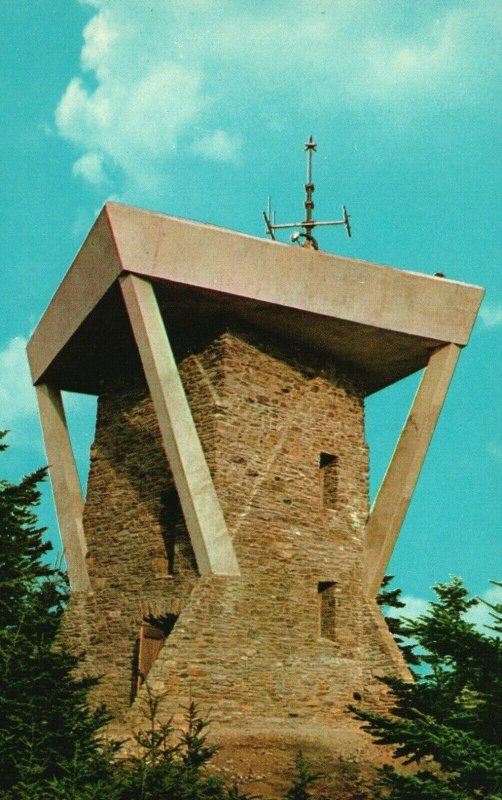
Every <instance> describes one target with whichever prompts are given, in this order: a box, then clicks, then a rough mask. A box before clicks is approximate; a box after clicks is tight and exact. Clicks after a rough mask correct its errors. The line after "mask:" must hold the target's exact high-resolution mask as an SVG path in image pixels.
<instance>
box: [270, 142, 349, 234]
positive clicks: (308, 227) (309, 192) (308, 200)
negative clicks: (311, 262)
mask: <svg viewBox="0 0 502 800" xmlns="http://www.w3.org/2000/svg"><path fill="white" fill-rule="evenodd" d="M305 150H306V151H307V183H306V184H305V203H304V206H305V219H304V220H303V222H285V223H281V224H279V225H277V224H276V222H275V214H274V215H272V207H271V201H270V198H269V203H268V211H264V212H263V219H264V220H265V225H266V226H267V228H266V231H265V232H266V233H267V234H268V236H270V238H271V239H273V240H274V241H275V231H277V230H282V229H285V228H303V229H304V230H303V231H295V232H294V233H293V234H292V235H291V241H292V242H297V243H298V244H299V245H301V246H302V247H312V248H313V249H314V250H319V245H318V243H317V239H316V238H315V237H314V236H313V234H312V231H313V230H314V228H317V227H320V226H324V227H326V226H328V225H344V226H345V229H346V231H347V235H348V236H349V237H350V236H352V230H351V227H350V216H349V214H348V213H347V209H346V208H345V206H342V213H343V218H342V219H339V220H330V221H328V222H316V221H315V220H314V218H313V213H312V212H313V210H314V201H313V199H312V198H313V194H314V189H315V186H314V184H313V181H312V155H313V153H315V152H317V145H316V143H315V142H314V139H313V138H312V136H311V137H310V139H309V140H308V142H307V143H306V145H305ZM302 239H304V240H305V241H303V242H302V241H301V240H302Z"/></svg>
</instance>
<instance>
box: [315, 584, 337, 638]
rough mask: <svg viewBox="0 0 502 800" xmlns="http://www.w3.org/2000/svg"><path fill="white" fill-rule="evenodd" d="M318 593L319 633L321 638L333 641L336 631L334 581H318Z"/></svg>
mask: <svg viewBox="0 0 502 800" xmlns="http://www.w3.org/2000/svg"><path fill="white" fill-rule="evenodd" d="M317 593H318V595H319V619H320V634H321V636H322V638H323V639H331V640H332V641H334V639H335V633H336V583H335V582H334V581H320V582H319V583H318V584H317Z"/></svg>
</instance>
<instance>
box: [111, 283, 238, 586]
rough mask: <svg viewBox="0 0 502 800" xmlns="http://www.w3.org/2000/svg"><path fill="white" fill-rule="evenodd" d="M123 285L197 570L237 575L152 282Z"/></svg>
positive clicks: (126, 303) (221, 514)
mask: <svg viewBox="0 0 502 800" xmlns="http://www.w3.org/2000/svg"><path fill="white" fill-rule="evenodd" d="M120 286H121V289H122V294H123V297H124V301H125V305H126V309H127V312H128V314H129V320H130V323H131V326H132V330H133V333H134V337H135V339H136V344H137V345H138V350H139V354H140V357H141V362H142V364H143V370H144V373H145V377H146V380H147V383H148V388H149V390H150V394H151V397H152V401H153V405H154V408H155V412H156V414H157V420H158V423H159V428H160V433H161V436H162V442H163V445H164V450H165V453H166V456H167V459H168V461H169V464H170V467H171V470H172V473H173V477H174V482H175V484H176V489H177V491H178V495H179V498H180V503H181V507H182V509H183V514H184V516H185V521H186V525H187V528H188V532H189V534H190V539H191V542H192V547H193V549H194V553H195V558H196V561H197V566H198V568H199V571H200V573H201V575H210V574H213V575H239V574H240V572H239V565H238V563H237V558H236V556H235V552H234V548H233V544H232V540H231V538H230V536H229V533H228V530H227V526H226V523H225V519H224V517H223V513H222V511H221V507H220V504H219V500H218V497H217V494H216V490H215V488H214V485H213V481H212V478H211V473H210V471H209V467H208V465H207V462H206V459H205V456H204V452H203V450H202V445H201V443H200V440H199V436H198V434H197V430H196V428H195V424H194V421H193V418H192V414H191V411H190V406H189V405H188V400H187V398H186V395H185V390H184V388H183V384H182V382H181V378H180V375H179V372H178V367H177V365H176V361H175V359H174V355H173V352H172V349H171V345H170V342H169V339H168V336H167V333H166V329H165V326H164V322H163V320H162V316H161V313H160V309H159V306H158V303H157V299H156V297H155V293H154V290H153V287H152V285H151V284H150V282H149V281H147V280H145V279H144V278H139V277H137V276H136V275H131V274H130V275H126V276H124V277H122V278H121V279H120Z"/></svg>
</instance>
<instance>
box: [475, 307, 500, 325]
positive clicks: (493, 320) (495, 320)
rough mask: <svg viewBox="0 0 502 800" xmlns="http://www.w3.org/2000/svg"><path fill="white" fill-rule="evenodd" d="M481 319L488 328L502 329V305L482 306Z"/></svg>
mask: <svg viewBox="0 0 502 800" xmlns="http://www.w3.org/2000/svg"><path fill="white" fill-rule="evenodd" d="M479 318H480V319H481V322H482V323H483V325H484V326H485V327H486V328H500V327H502V305H499V306H494V305H482V306H481V308H480V311H479Z"/></svg>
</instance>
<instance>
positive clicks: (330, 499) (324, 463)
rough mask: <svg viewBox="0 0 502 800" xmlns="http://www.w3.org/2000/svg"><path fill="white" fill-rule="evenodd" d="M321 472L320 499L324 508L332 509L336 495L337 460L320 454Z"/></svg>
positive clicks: (329, 455) (329, 454)
mask: <svg viewBox="0 0 502 800" xmlns="http://www.w3.org/2000/svg"><path fill="white" fill-rule="evenodd" d="M319 469H320V472H321V498H322V505H323V506H324V508H331V509H334V508H335V507H336V501H337V495H338V459H337V457H336V456H333V455H331V453H321V455H320V457H319Z"/></svg>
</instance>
